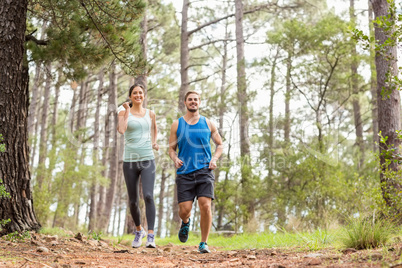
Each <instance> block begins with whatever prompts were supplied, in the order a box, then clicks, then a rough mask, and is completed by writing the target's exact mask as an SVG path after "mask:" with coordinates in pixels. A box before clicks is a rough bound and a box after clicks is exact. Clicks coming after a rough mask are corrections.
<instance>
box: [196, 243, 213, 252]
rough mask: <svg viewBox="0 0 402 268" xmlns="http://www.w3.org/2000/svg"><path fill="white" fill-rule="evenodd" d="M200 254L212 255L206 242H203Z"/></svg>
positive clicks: (199, 249) (199, 250) (199, 248)
mask: <svg viewBox="0 0 402 268" xmlns="http://www.w3.org/2000/svg"><path fill="white" fill-rule="evenodd" d="M198 252H199V253H210V252H211V251H210V250H209V248H208V245H207V243H206V242H201V243H200V245H199V246H198Z"/></svg>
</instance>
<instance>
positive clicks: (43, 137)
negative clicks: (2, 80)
mask: <svg viewBox="0 0 402 268" xmlns="http://www.w3.org/2000/svg"><path fill="white" fill-rule="evenodd" d="M46 71H47V72H46V83H45V92H44V94H43V105H42V119H41V127H40V143H39V162H38V173H37V174H38V175H37V178H36V180H37V182H38V189H39V190H41V189H42V183H43V180H44V178H45V177H47V176H46V174H45V173H46V171H47V169H46V167H45V161H46V158H47V131H48V129H47V126H48V122H47V118H48V114H49V112H48V111H49V98H50V88H51V87H52V65H51V63H48V64H46Z"/></svg>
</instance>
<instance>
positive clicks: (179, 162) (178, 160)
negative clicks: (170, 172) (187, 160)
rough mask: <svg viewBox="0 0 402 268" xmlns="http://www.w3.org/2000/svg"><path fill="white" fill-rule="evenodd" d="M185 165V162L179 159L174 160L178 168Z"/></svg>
mask: <svg viewBox="0 0 402 268" xmlns="http://www.w3.org/2000/svg"><path fill="white" fill-rule="evenodd" d="M182 165H183V161H181V160H180V159H179V158H178V157H176V159H175V160H174V166H175V167H176V168H180V167H181V166H182Z"/></svg>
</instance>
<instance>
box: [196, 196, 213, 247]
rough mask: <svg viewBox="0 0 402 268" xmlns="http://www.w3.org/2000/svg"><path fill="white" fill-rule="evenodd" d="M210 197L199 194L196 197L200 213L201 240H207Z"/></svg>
mask: <svg viewBox="0 0 402 268" xmlns="http://www.w3.org/2000/svg"><path fill="white" fill-rule="evenodd" d="M211 200H212V199H211V198H209V197H204V196H201V197H199V198H198V206H199V207H200V214H201V223H200V226H201V242H207V240H208V236H209V232H210V231H211V225H212V212H211Z"/></svg>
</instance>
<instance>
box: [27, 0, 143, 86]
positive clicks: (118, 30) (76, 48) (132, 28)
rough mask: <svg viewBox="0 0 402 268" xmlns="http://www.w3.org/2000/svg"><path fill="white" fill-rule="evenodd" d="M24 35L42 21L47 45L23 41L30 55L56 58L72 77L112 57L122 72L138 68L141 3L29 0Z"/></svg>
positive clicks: (41, 58) (88, 0)
mask: <svg viewBox="0 0 402 268" xmlns="http://www.w3.org/2000/svg"><path fill="white" fill-rule="evenodd" d="M29 4H30V7H29V8H28V10H29V12H28V19H29V21H30V23H29V25H28V27H27V35H28V36H31V35H34V34H35V31H36V29H35V28H36V27H40V26H39V25H38V24H39V23H43V24H44V25H45V24H46V38H45V41H46V45H38V43H37V42H34V41H32V42H28V43H27V49H28V50H29V51H30V52H31V53H29V55H30V60H33V61H45V62H49V61H59V62H62V63H63V71H64V72H65V73H66V74H67V77H68V78H74V79H76V80H78V79H80V78H83V77H85V76H86V74H87V72H88V70H91V69H93V68H95V67H97V66H99V65H100V64H101V63H103V62H104V61H105V60H108V59H110V58H111V57H113V58H116V59H117V60H118V61H119V62H120V63H121V65H122V68H123V69H125V70H126V72H127V73H130V74H132V75H134V74H136V73H138V70H137V68H138V67H139V65H141V66H143V65H144V63H143V62H141V61H140V60H139V57H138V55H139V54H140V53H141V52H140V44H139V43H138V36H139V21H140V19H141V15H142V13H143V10H144V8H145V3H144V2H142V1H140V0H136V1H118V0H111V1H93V0H86V1H57V2H55V3H50V2H48V1H30V2H29ZM37 39H40V37H39V38H37Z"/></svg>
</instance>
